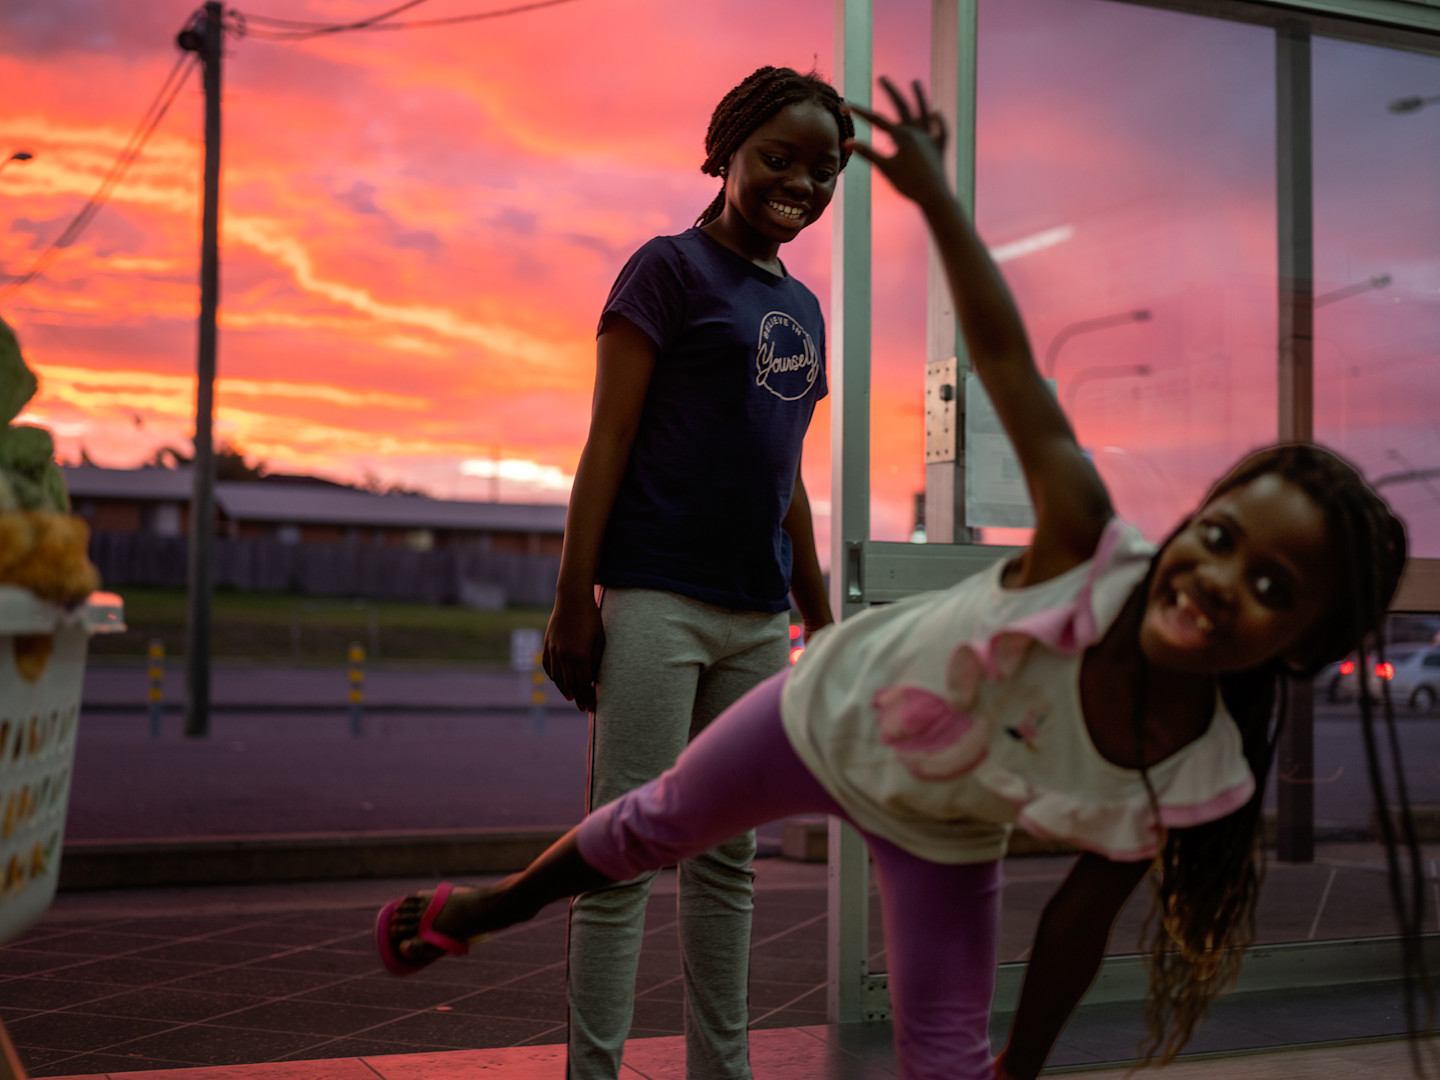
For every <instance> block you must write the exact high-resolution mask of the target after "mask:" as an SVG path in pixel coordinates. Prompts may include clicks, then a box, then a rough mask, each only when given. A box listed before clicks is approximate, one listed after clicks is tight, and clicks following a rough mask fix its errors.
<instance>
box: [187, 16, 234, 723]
mask: <svg viewBox="0 0 1440 1080" xmlns="http://www.w3.org/2000/svg"><path fill="white" fill-rule="evenodd" d="M221 17H222V13H221V6H220V4H219V3H218V2H216V0H210V2H208V3H206V4H205V6H204V8H202V9H201V10H199V11H197V12H196V13H195V14H194V15H193V16H192V17H191V19H190V23H189V25H188V26H186V27H185V29H184V30H182V31H180V34H179V36H178V37H177V38H176V42H177V44H179V46H180V48H182V49H185V50H186V51H187V52H194V53H199V55H200V60H201V63H202V64H203V65H204V68H205V205H204V210H203V212H202V215H201V230H200V335H199V337H200V348H199V355H198V358H197V362H196V372H195V376H196V377H195V457H194V461H193V463H192V469H193V471H194V487H193V488H192V490H191V495H190V567H189V571H190V572H189V592H188V595H187V597H186V609H185V734H186V735H187V736H190V737H192V738H204V737H206V736H208V735H209V734H210V594H211V591H212V586H213V578H214V574H213V571H212V562H213V557H214V548H215V446H214V439H213V435H212V427H213V424H214V416H215V315H216V311H217V309H218V308H219V305H220V57H221V54H222V52H223V48H222V46H223V44H224V41H223V39H224V34H225V30H224V25H223V23H222V22H221Z"/></svg>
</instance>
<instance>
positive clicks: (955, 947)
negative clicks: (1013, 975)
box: [579, 672, 1000, 1080]
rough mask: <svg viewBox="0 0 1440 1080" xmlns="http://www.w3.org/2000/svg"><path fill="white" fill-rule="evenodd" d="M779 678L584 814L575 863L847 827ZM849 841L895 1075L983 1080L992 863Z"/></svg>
mask: <svg viewBox="0 0 1440 1080" xmlns="http://www.w3.org/2000/svg"><path fill="white" fill-rule="evenodd" d="M785 675H786V673H785V672H781V673H780V674H779V675H776V676H774V677H772V678H770V679H767V680H766V681H765V682H763V683H761V684H760V685H759V686H757V687H756V688H755V689H754V690H751V691H750V692H749V693H748V694H746V695H745V696H744V697H742V698H741V699H740V700H739V701H737V702H736V703H735V704H734V705H732V706H731V707H730V708H728V709H726V710H725V711H724V712H723V713H721V714H720V716H719V717H717V718H716V719H715V720H714V721H713V722H711V724H710V725H709V727H707V728H706V729H705V730H704V731H703V732H702V733H701V734H700V735H699V736H698V737H697V738H696V739H695V741H694V742H692V743H691V744H690V745H689V746H688V747H687V748H686V749H685V752H684V753H683V754H681V755H680V759H679V760H678V761H676V763H675V766H674V767H673V768H672V769H670V770H669V771H668V772H666V773H664V774H663V775H662V776H660V777H658V778H656V779H655V780H652V781H650V783H648V784H646V785H644V786H643V787H639V788H636V789H635V790H634V791H631V792H630V793H629V794H626V795H622V796H621V797H620V798H618V799H616V800H615V801H614V802H611V803H608V804H606V805H605V806H602V807H601V808H600V809H598V810H596V811H595V812H594V813H593V814H591V815H590V816H589V817H587V818H586V819H585V820H584V822H582V823H581V825H580V833H579V845H580V854H581V855H583V856H584V858H585V861H586V862H588V863H589V864H590V865H591V866H593V867H595V869H597V870H599V871H600V872H601V873H603V874H605V875H607V876H608V877H612V878H614V879H615V880H617V881H625V880H628V879H630V878H633V877H635V876H636V875H638V874H642V873H644V872H646V871H649V870H654V869H657V868H659V867H662V866H670V865H673V864H675V863H677V862H679V861H680V860H681V859H685V858H689V857H690V856H693V855H696V854H699V853H700V852H702V851H707V850H709V849H710V848H712V847H714V846H715V845H716V844H718V843H720V842H722V841H724V840H727V839H729V838H730V837H732V836H734V835H736V834H737V833H741V832H744V831H745V830H747V829H752V828H754V827H755V826H756V825H760V824H763V823H764V822H767V821H776V820H779V819H781V818H786V817H793V816H795V815H797V814H816V813H824V814H834V815H836V816H837V817H841V818H845V819H846V820H849V819H848V817H847V815H846V813H845V811H844V810H843V809H841V807H840V806H839V804H838V803H836V802H835V800H834V798H833V797H831V795H830V793H829V792H827V791H826V790H825V789H824V788H823V787H821V786H820V783H819V781H818V780H816V779H815V777H814V775H812V774H811V772H810V770H809V769H807V768H806V767H805V765H804V764H803V763H802V762H801V761H800V758H799V757H798V756H797V755H796V753H795V750H794V749H793V748H792V747H791V745H790V739H789V737H788V736H787V735H786V734H785V730H784V727H783V726H782V724H781V720H780V691H781V689H782V688H783V687H784V685H785ZM852 824H853V822H852ZM861 833H862V835H864V837H865V843H866V844H867V846H868V847H869V849H870V854H871V857H872V858H873V859H874V860H875V866H876V870H877V872H878V877H879V882H880V900H881V907H882V909H883V912H884V922H885V949H886V954H887V958H888V961H889V968H890V970H889V977H890V1001H891V1005H892V1010H893V1014H894V1018H895V1023H894V1027H895V1051H896V1056H897V1058H898V1059H899V1063H900V1075H901V1076H902V1077H903V1078H904V1080H941V1078H944V1080H989V1078H990V1077H991V1076H993V1075H994V1066H993V1061H992V1058H991V1054H990V1037H989V1021H990V999H991V997H992V995H993V993H994V990H995V940H996V921H997V918H998V913H999V899H1000V864H999V862H998V861H992V862H984V863H968V864H958V865H957V864H947V863H934V862H930V861H928V860H926V859H922V858H920V857H919V856H918V855H912V854H911V853H909V852H908V851H905V850H903V849H902V848H899V847H897V846H896V845H894V844H892V843H891V842H890V841H888V840H884V839H881V838H880V837H878V836H874V835H873V834H870V833H866V832H864V830H861Z"/></svg>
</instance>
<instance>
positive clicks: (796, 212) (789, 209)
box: [765, 201, 805, 221]
mask: <svg viewBox="0 0 1440 1080" xmlns="http://www.w3.org/2000/svg"><path fill="white" fill-rule="evenodd" d="M765 205H766V206H768V207H770V209H771V210H774V211H775V212H776V213H777V214H779V215H780V216H781V217H788V218H794V219H795V220H797V221H798V220H799V219H800V218H802V217H804V216H805V211H804V209H803V208H801V207H799V206H787V205H786V204H785V203H778V202H773V201H770V202H766V204H765Z"/></svg>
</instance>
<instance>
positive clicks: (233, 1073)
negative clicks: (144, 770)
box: [55, 1055, 375, 1080]
mask: <svg viewBox="0 0 1440 1080" xmlns="http://www.w3.org/2000/svg"><path fill="white" fill-rule="evenodd" d="M98 1057H99V1056H98V1055H97V1056H96V1058H97V1059H98ZM80 1060H83V1061H90V1060H92V1059H91V1058H83V1059H80ZM106 1060H109V1061H114V1060H115V1059H114V1058H109V1059H106ZM110 1068H111V1069H113V1070H114V1071H115V1072H119V1071H120V1070H119V1069H118V1068H116V1067H115V1066H113V1065H112V1066H111V1067H110ZM141 1069H142V1071H139V1072H128V1071H127V1072H125V1073H124V1074H123V1077H124V1080H375V1073H374V1072H372V1071H371V1070H370V1069H367V1068H366V1067H365V1065H364V1063H363V1062H361V1061H360V1060H359V1059H358V1058H353V1057H351V1058H338V1059H335V1060H329V1061H325V1060H322V1061H266V1062H261V1063H259V1064H256V1065H227V1066H221V1067H216V1066H214V1065H202V1066H200V1067H199V1068H194V1067H192V1068H174V1067H169V1068H167V1067H166V1066H165V1065H163V1064H160V1063H154V1068H153V1069H152V1067H151V1063H149V1062H147V1063H145V1064H144V1065H142V1066H141ZM55 1080H99V1078H98V1077H95V1076H90V1075H86V1074H77V1075H74V1076H69V1077H56V1078H55Z"/></svg>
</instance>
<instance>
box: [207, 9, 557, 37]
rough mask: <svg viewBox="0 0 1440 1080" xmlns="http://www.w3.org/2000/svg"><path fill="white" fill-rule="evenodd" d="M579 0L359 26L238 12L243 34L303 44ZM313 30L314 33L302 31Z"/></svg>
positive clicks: (477, 19) (373, 21)
mask: <svg viewBox="0 0 1440 1080" xmlns="http://www.w3.org/2000/svg"><path fill="white" fill-rule="evenodd" d="M573 3H575V0H535V2H533V3H529V4H518V5H516V6H515V7H508V8H499V9H497V10H494V11H477V12H472V13H470V14H468V15H450V16H446V17H444V18H439V19H412V20H410V21H407V22H389V21H382V20H388V19H389V17H390V16H391V15H393V14H396V13H397V12H398V11H403V10H404V8H399V9H396V11H391V12H385V13H383V14H381V15H377V16H374V17H373V18H371V19H366V20H364V21H363V22H359V23H348V24H337V25H334V26H325V25H323V24H313V23H312V24H304V23H290V21H289V20H283V19H270V18H266V17H265V16H260V15H251V14H249V13H247V12H238V11H237V12H235V14H236V15H238V16H239V17H240V18H241V19H242V20H244V23H245V24H246V28H245V29H244V30H242V33H246V34H249V35H250V36H252V37H256V38H259V39H261V40H265V41H303V40H305V39H307V38H312V37H318V36H320V35H321V34H334V33H340V32H341V31H346V30H425V29H429V28H432V27H436V26H455V25H457V24H459V23H471V22H481V21H483V20H486V19H499V18H502V17H503V16H506V15H520V14H523V13H524V12H527V11H538V10H540V9H541V8H549V7H558V6H559V5H561V4H573ZM413 6H415V5H414V4H407V5H405V7H413ZM250 23H262V24H265V25H262V26H258V27H251V26H249V25H248V24H250ZM281 24H288V25H292V26H294V27H296V28H295V29H278V28H277V29H271V28H270V27H271V26H275V27H278V26H280V25H281ZM305 26H309V27H311V28H310V29H301V28H300V27H305Z"/></svg>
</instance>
